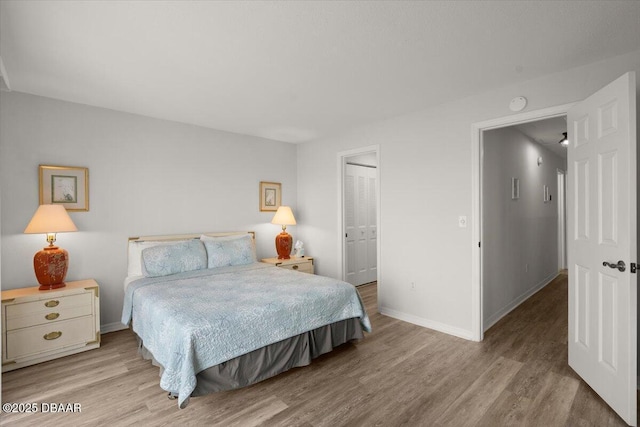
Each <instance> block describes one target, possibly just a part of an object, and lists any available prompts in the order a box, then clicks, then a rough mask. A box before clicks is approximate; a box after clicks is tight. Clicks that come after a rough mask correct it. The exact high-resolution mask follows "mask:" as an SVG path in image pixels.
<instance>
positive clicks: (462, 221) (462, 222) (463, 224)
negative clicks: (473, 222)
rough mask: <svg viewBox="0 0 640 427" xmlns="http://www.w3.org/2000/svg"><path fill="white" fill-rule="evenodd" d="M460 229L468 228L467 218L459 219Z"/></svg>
mask: <svg viewBox="0 0 640 427" xmlns="http://www.w3.org/2000/svg"><path fill="white" fill-rule="evenodd" d="M458 227H460V228H467V217H466V216H465V215H460V216H459V217H458Z"/></svg>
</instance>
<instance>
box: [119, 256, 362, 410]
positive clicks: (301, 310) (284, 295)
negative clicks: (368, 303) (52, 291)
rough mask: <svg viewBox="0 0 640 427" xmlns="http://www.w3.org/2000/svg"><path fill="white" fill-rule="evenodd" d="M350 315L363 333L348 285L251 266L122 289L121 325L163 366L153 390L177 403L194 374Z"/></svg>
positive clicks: (356, 303)
mask: <svg viewBox="0 0 640 427" xmlns="http://www.w3.org/2000/svg"><path fill="white" fill-rule="evenodd" d="M352 317H358V318H360V323H361V324H362V327H363V329H364V330H365V331H368V332H370V331H371V325H370V323H369V318H368V317H367V314H366V312H365V310H364V306H363V305H362V301H361V300H360V297H359V295H358V293H357V291H356V290H355V288H354V287H353V286H352V285H351V284H349V283H345V282H342V281H339V280H335V279H330V278H328V277H323V276H316V275H312V274H306V273H299V272H296V271H291V270H286V269H283V268H276V267H273V266H271V265H268V264H263V263H255V264H249V265H242V266H234V267H222V268H216V269H208V270H197V271H190V272H186V273H179V274H175V275H172V276H165V277H154V278H144V279H140V280H136V281H135V282H132V283H131V284H129V286H128V287H127V290H126V292H125V300H124V307H123V312H122V323H124V324H125V325H128V324H129V323H130V322H131V320H133V330H134V331H135V332H136V334H138V336H139V337H140V338H141V339H142V342H143V343H144V346H145V347H146V348H147V349H148V350H149V351H151V353H153V355H154V357H155V359H156V360H157V361H158V362H159V363H160V364H161V365H162V366H163V367H164V373H163V374H162V377H161V380H160V387H162V388H163V389H164V390H166V391H169V392H172V393H176V394H178V395H179V398H178V399H179V400H178V404H179V406H180V407H184V406H186V402H188V400H187V399H188V398H189V396H190V395H191V392H192V391H193V390H194V388H195V386H196V374H197V373H198V372H200V371H202V370H204V369H206V368H209V367H211V366H215V365H217V364H220V363H222V362H225V361H227V360H230V359H233V358H234V357H237V356H241V355H243V354H246V353H249V352H251V351H253V350H256V349H258V348H261V347H264V346H266V345H269V344H273V343H275V342H278V341H282V340H284V339H286V338H289V337H292V336H295V335H299V334H301V333H304V332H307V331H310V330H313V329H316V328H319V327H321V326H324V325H327V324H330V323H334V322H337V321H339V320H345V319H349V318H352Z"/></svg>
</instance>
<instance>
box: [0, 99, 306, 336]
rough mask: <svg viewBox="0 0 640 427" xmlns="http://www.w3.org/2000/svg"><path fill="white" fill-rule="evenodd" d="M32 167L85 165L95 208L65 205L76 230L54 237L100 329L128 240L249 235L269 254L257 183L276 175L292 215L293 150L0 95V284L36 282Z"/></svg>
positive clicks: (115, 302) (110, 323)
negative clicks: (96, 296)
mask: <svg viewBox="0 0 640 427" xmlns="http://www.w3.org/2000/svg"><path fill="white" fill-rule="evenodd" d="M39 164H50V165H63V166H84V167H88V168H89V182H90V211H89V212H72V213H71V214H70V215H71V218H72V219H73V221H74V222H75V224H76V226H77V227H78V230H79V232H77V233H64V234H59V235H58V241H57V243H58V244H59V245H60V246H61V247H63V248H65V249H67V250H68V251H69V256H70V266H69V272H68V274H67V280H78V279H84V278H95V279H96V280H97V281H98V283H99V284H100V286H101V323H102V324H103V325H104V326H105V328H106V330H109V329H112V328H115V327H117V326H119V323H118V321H119V319H120V316H121V311H122V300H123V280H124V278H125V276H126V272H127V270H126V261H127V238H128V237H130V236H139V235H153V234H170V233H191V232H201V231H231V230H254V231H256V239H257V250H258V256H259V257H266V256H273V255H275V244H274V240H273V239H274V238H275V236H276V234H278V233H279V231H280V230H279V227H277V226H274V225H272V224H270V223H269V222H270V221H271V218H272V216H273V213H268V212H260V211H259V203H258V202H259V201H258V197H259V191H258V186H259V182H260V181H275V182H281V183H282V202H283V203H284V204H288V205H292V206H293V209H294V212H296V205H297V200H296V189H297V183H296V147H295V145H292V144H288V143H282V142H275V141H269V140H264V139H260V138H255V137H250V136H243V135H237V134H232V133H225V132H219V131H215V130H211V129H205V128H201V127H197V126H190V125H183V124H179V123H175V122H169V121H163V120H156V119H150V118H146V117H142V116H136V115H133V114H126V113H120V112H116V111H112V110H107V109H102V108H94V107H88V106H85V105H80V104H72V103H68V102H64V101H58V100H53V99H49V98H43V97H38V96H32V95H27V94H22V93H16V92H12V93H7V92H2V93H1V94H0V194H1V196H2V201H1V203H0V206H1V217H2V248H1V250H2V267H1V268H2V270H1V271H2V289H13V288H20V287H26V286H34V285H36V284H37V283H36V280H35V276H34V273H33V265H32V263H33V255H34V253H35V252H37V251H38V250H39V249H41V248H42V247H44V246H45V245H46V241H45V237H44V236H41V235H26V234H22V232H23V230H24V228H25V227H26V225H27V223H28V222H29V220H30V219H31V216H32V215H33V213H34V212H35V210H36V208H37V207H38V165H39ZM282 165H287V166H286V167H283V166H282ZM290 232H291V234H293V235H294V238H296V236H295V235H296V227H292V229H291V231H290Z"/></svg>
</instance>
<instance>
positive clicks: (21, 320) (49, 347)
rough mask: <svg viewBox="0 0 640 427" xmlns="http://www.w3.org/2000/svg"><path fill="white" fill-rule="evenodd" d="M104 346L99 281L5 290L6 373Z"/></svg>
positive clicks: (3, 314)
mask: <svg viewBox="0 0 640 427" xmlns="http://www.w3.org/2000/svg"><path fill="white" fill-rule="evenodd" d="M98 347H100V290H99V287H98V284H97V283H96V281H95V280H93V279H89V280H79V281H77V282H67V283H66V286H65V287H64V288H58V289H53V290H49V291H40V290H38V287H37V286H36V287H33V288H21V289H11V290H8V291H3V292H2V372H6V371H12V370H14V369H18V368H22V367H24V366H29V365H33V364H35V363H40V362H46V361H47V360H51V359H56V358H58V357H62V356H68V355H70V354H75V353H79V352H81V351H85V350H91V349H94V348H98Z"/></svg>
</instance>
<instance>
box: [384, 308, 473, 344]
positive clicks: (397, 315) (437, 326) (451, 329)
mask: <svg viewBox="0 0 640 427" xmlns="http://www.w3.org/2000/svg"><path fill="white" fill-rule="evenodd" d="M380 314H383V315H385V316H389V317H393V318H394V319H398V320H402V321H404V322H409V323H413V324H414V325H418V326H423V327H425V328H429V329H433V330H436V331H438V332H443V333H445V334H448V335H453V336H456V337H459V338H464V339H466V340H470V341H471V340H473V334H472V333H471V331H467V330H466V329H461V328H456V327H455V326H451V325H447V324H444V323H440V322H436V321H435V320H429V319H424V318H422V317H418V316H414V315H412V314H407V313H402V312H399V311H396V310H392V309H390V308H386V307H380Z"/></svg>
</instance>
